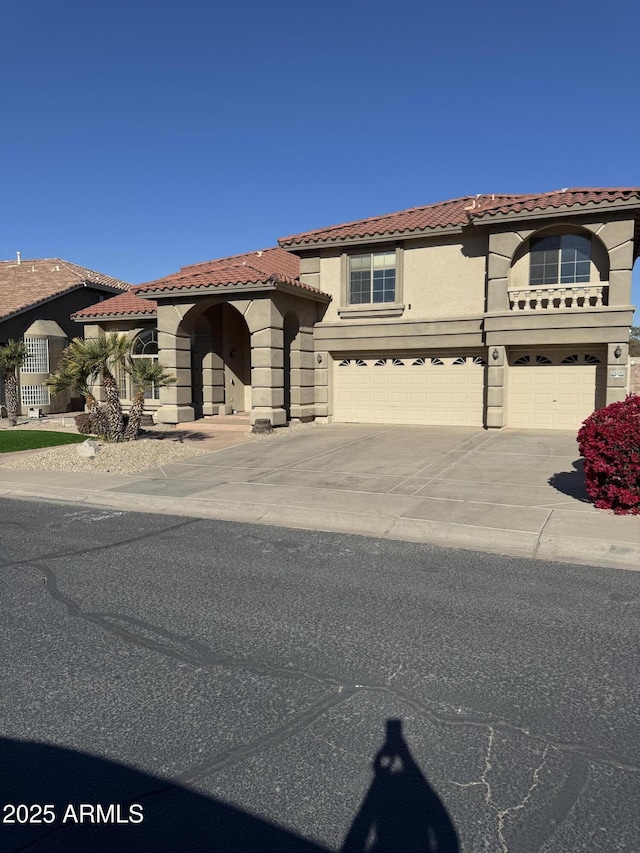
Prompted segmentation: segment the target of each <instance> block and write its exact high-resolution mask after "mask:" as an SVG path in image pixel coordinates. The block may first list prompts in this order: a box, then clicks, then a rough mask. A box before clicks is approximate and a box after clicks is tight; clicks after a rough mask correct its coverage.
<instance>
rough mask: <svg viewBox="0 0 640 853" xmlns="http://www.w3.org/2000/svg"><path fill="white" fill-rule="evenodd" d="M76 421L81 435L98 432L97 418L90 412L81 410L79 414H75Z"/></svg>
mask: <svg viewBox="0 0 640 853" xmlns="http://www.w3.org/2000/svg"><path fill="white" fill-rule="evenodd" d="M74 421H75V422H76V429H77V430H78V432H79V433H80V434H81V435H96V434H97V432H98V430H97V429H96V423H95V419H94V417H93V415H92V414H90V413H89V412H80V414H79V415H76V416H75V418H74Z"/></svg>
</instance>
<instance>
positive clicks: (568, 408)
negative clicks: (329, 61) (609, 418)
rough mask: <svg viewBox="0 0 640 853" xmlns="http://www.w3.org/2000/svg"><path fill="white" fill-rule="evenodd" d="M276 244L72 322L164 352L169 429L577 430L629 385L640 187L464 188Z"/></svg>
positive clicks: (178, 276)
mask: <svg viewBox="0 0 640 853" xmlns="http://www.w3.org/2000/svg"><path fill="white" fill-rule="evenodd" d="M278 243H279V245H278V247H276V248H272V249H267V250H263V251H261V252H253V253H248V254H246V255H240V256H236V257H233V258H226V259H222V260H218V261H211V262H208V263H204V264H197V265H194V266H191V267H184V268H183V269H181V270H180V271H179V272H177V273H175V274H173V275H171V276H168V277H166V278H163V279H160V280H158V281H154V282H150V283H148V284H145V285H141V286H140V287H138V288H134V289H133V290H132V291H130V292H129V293H127V294H126V295H124V294H123V295H122V296H116V297H114V298H113V299H110V300H105V301H104V302H102V303H100V304H99V305H97V306H93V307H89V308H86V309H84V310H83V311H80V312H78V313H77V314H75V315H74V319H76V321H78V322H82V323H84V324H85V330H86V332H85V333H86V334H88V335H91V334H102V333H103V332H104V331H108V330H114V329H117V330H120V331H126V332H127V333H128V334H129V335H130V336H131V338H132V342H133V348H134V353H137V354H138V355H144V352H143V350H144V348H145V347H147V355H148V356H150V357H155V352H156V350H157V353H158V357H159V358H160V360H161V361H163V362H164V363H166V364H167V365H168V366H169V368H171V369H172V370H173V371H175V373H176V374H177V377H178V382H177V384H176V385H175V386H172V387H170V388H166V389H162V390H161V391H160V394H159V399H157V400H156V401H154V400H153V399H150V401H149V405H150V408H154V407H155V408H157V418H158V419H159V420H161V421H165V422H169V423H178V422H182V421H188V420H193V419H194V418H195V417H200V416H203V415H205V416H206V415H214V414H225V413H230V412H232V411H233V412H247V413H248V414H249V415H250V418H251V420H252V422H253V421H255V420H256V419H258V418H268V419H269V420H270V421H271V422H272V423H273V424H274V425H276V426H277V425H282V424H285V423H286V422H287V420H288V419H308V418H320V419H323V420H333V421H339V422H378V423H398V424H440V425H468V426H486V427H488V428H500V427H503V426H512V427H532V428H548V429H574V428H576V427H577V426H579V424H580V423H581V421H582V420H583V419H584V418H585V417H586V416H587V415H589V414H590V412H591V411H593V409H594V408H597V407H599V406H602V405H605V404H606V403H609V402H612V401H614V400H620V399H623V398H624V396H625V394H626V391H627V383H628V377H627V362H628V339H629V327H630V325H631V321H632V316H633V310H634V308H633V306H632V305H631V304H630V302H631V271H632V267H633V263H634V261H635V259H636V258H637V256H638V252H639V244H640V189H639V188H622V189H567V190H561V191H557V192H551V193H543V194H540V195H496V196H470V197H465V198H459V199H454V200H452V201H446V202H442V203H439V204H432V205H428V206H426V207H420V208H414V209H411V210H405V211H402V212H400V213H394V214H390V215H387V216H379V217H376V218H372V219H366V220H361V221H358V222H351V223H347V224H343V225H338V226H333V227H330V228H323V229H320V230H316V231H312V232H306V233H302V234H297V235H295V236H291V237H285V238H282V239H280V240H279V241H278ZM125 302H126V305H125ZM152 351H153V355H151V354H152ZM151 396H153V394H152V395H151Z"/></svg>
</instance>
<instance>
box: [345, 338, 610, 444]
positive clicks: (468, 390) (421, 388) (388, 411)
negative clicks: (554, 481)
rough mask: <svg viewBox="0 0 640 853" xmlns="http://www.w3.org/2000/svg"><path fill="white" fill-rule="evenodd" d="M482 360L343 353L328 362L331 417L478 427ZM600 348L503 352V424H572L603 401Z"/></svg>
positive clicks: (466, 355) (557, 426) (467, 355)
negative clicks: (331, 378)
mask: <svg viewBox="0 0 640 853" xmlns="http://www.w3.org/2000/svg"><path fill="white" fill-rule="evenodd" d="M485 375H486V361H485V358H484V355H483V354H481V353H478V352H476V353H469V352H468V351H467V352H461V353H456V354H454V355H446V356H445V355H413V356H404V355H398V356H397V357H390V356H387V355H382V356H379V357H377V356H371V357H366V356H365V357H361V356H352V357H349V356H346V357H344V358H336V359H335V360H334V363H333V418H334V420H335V421H338V422H350V423H385V424H432V425H442V426H447V425H449V426H480V427H481V426H483V424H484V387H485ZM605 385H606V353H605V352H604V351H603V350H601V348H598V347H593V348H590V349H574V348H572V349H567V348H563V349H556V350H553V349H550V350H549V349H535V350H534V349H531V350H527V351H523V350H510V352H509V354H508V366H507V368H506V371H505V389H504V402H505V409H506V412H505V415H506V418H505V422H506V424H507V426H510V427H520V428H524V429H567V430H574V429H578V428H579V426H580V424H581V423H582V421H583V420H584V419H585V418H587V417H588V416H589V415H590V414H591V412H592V411H593V410H594V409H597V408H600V407H601V406H603V405H604V397H605Z"/></svg>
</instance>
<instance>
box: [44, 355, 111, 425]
mask: <svg viewBox="0 0 640 853" xmlns="http://www.w3.org/2000/svg"><path fill="white" fill-rule="evenodd" d="M73 343H74V342H72V343H71V344H70V345H69V346H68V347H67V348H66V349H65V351H64V353H63V355H62V358H61V359H60V362H59V363H58V370H57V372H56V373H54V374H53V375H52V376H50V377H49V379H48V380H47V387H48V388H49V390H50V392H51V393H52V394H54V395H55V394H63V393H64V392H65V391H71V392H72V393H73V394H79V395H80V396H81V397H83V398H84V402H85V405H86V407H87V411H88V412H89V415H90V416H91V420H92V422H93V428H92V432H95V433H96V434H97V435H100V436H104V437H107V434H108V432H109V424H108V422H107V415H106V412H105V411H104V409H102V408H101V406H100V404H99V403H98V401H97V400H96V398H95V397H94V395H93V392H92V391H91V388H90V387H89V376H88V374H87V373H86V371H85V369H84V367H83V366H82V365H80V364H78V362H77V361H76V360H75V358H74V353H75V349H74V346H73Z"/></svg>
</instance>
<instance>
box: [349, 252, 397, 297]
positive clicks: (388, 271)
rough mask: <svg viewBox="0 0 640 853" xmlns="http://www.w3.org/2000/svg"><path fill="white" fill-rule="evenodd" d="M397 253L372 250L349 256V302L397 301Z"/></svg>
mask: <svg viewBox="0 0 640 853" xmlns="http://www.w3.org/2000/svg"><path fill="white" fill-rule="evenodd" d="M395 299H396V253H395V252H372V253H369V254H366V255H351V257H350V258H349V304H350V305H366V304H375V303H382V302H395Z"/></svg>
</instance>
